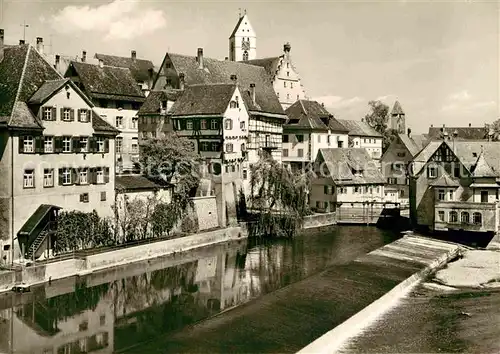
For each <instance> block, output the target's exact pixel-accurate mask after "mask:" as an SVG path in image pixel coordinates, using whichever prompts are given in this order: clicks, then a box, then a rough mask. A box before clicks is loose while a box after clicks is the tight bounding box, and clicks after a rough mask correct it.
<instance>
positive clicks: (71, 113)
mask: <svg viewBox="0 0 500 354" xmlns="http://www.w3.org/2000/svg"><path fill="white" fill-rule="evenodd" d="M90 113H91V110H89V109H78V110H77V115H76V116H77V120H78V121H79V122H84V123H87V122H90ZM59 118H60V120H62V121H63V122H73V121H74V120H75V109H73V108H67V107H63V108H60V109H59ZM42 120H49V121H55V120H57V108H56V107H43V108H42Z"/></svg>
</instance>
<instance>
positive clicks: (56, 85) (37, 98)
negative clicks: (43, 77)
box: [29, 79, 70, 104]
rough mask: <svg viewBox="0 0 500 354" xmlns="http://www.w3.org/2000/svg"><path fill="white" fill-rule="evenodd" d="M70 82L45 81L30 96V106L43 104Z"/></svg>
mask: <svg viewBox="0 0 500 354" xmlns="http://www.w3.org/2000/svg"><path fill="white" fill-rule="evenodd" d="M68 81H70V80H69V79H58V80H47V81H45V82H44V83H43V84H42V86H40V88H39V89H38V90H37V91H36V92H35V94H34V95H33V96H31V98H30V100H29V103H30V104H43V102H44V101H45V100H46V99H47V98H49V97H50V96H52V94H54V93H55V92H57V91H58V90H59V89H60V88H61V87H63V86H64V85H65V84H66V83H68Z"/></svg>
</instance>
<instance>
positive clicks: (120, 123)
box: [115, 117, 123, 128]
mask: <svg viewBox="0 0 500 354" xmlns="http://www.w3.org/2000/svg"><path fill="white" fill-rule="evenodd" d="M115 126H116V127H117V128H123V117H116V118H115Z"/></svg>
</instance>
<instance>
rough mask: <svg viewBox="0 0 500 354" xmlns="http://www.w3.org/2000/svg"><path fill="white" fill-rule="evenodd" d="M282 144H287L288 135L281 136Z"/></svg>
mask: <svg viewBox="0 0 500 354" xmlns="http://www.w3.org/2000/svg"><path fill="white" fill-rule="evenodd" d="M282 141H283V142H284V143H288V134H283V140H282Z"/></svg>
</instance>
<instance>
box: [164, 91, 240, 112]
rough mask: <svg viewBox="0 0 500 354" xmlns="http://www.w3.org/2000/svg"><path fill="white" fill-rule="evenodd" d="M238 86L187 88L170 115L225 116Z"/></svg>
mask: <svg viewBox="0 0 500 354" xmlns="http://www.w3.org/2000/svg"><path fill="white" fill-rule="evenodd" d="M234 90H236V85H234V84H209V85H192V86H188V87H186V89H185V90H184V93H183V94H182V95H181V96H180V97H179V98H178V99H177V101H175V103H174V105H173V106H172V109H171V111H170V113H171V114H172V116H174V117H178V116H191V115H223V114H224V113H225V112H226V109H227V107H228V106H229V101H230V100H231V98H232V97H233V94H234Z"/></svg>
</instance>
